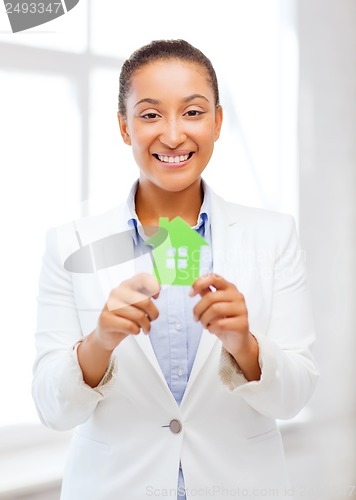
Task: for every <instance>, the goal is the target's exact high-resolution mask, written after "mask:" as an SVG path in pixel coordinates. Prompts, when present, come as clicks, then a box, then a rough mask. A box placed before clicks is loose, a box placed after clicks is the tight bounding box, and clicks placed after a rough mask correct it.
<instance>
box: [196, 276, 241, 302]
mask: <svg viewBox="0 0 356 500" xmlns="http://www.w3.org/2000/svg"><path fill="white" fill-rule="evenodd" d="M231 285H232V284H231V283H230V282H229V281H226V280H225V279H224V278H223V277H222V276H220V275H218V274H216V273H209V274H207V275H205V276H200V277H199V278H197V279H196V280H195V282H194V283H193V285H192V289H191V290H190V292H189V295H190V296H191V297H194V296H195V295H197V294H198V293H199V294H201V295H202V294H203V293H206V290H209V289H210V290H211V288H210V287H213V288H214V289H216V290H226V288H228V287H229V286H231Z"/></svg>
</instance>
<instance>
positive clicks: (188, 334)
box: [127, 181, 212, 500]
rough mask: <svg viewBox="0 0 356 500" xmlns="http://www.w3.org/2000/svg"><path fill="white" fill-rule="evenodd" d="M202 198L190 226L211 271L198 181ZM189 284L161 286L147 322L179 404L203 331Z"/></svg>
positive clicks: (132, 220)
mask: <svg viewBox="0 0 356 500" xmlns="http://www.w3.org/2000/svg"><path fill="white" fill-rule="evenodd" d="M137 185H138V184H137V181H136V182H135V183H134V185H133V186H132V188H131V191H130V194H129V196H128V198H127V208H128V219H127V223H128V226H129V227H130V229H132V228H135V232H134V235H133V239H134V243H135V257H136V256H137V257H138V256H140V255H141V250H142V247H143V241H144V240H145V239H146V240H147V239H148V238H145V237H142V236H141V234H139V232H138V230H137V226H140V225H141V223H140V221H139V220H138V217H137V214H136V210H135V195H136V190H137ZM202 186H203V190H204V200H203V203H202V206H201V208H200V212H199V216H198V220H197V224H196V225H195V226H194V227H193V229H195V230H196V231H197V232H198V233H199V234H200V235H201V236H202V237H203V238H205V240H206V241H207V243H208V244H209V249H210V252H208V253H207V254H206V255H205V263H204V270H205V272H210V271H212V253H211V225H210V216H209V214H210V207H211V204H210V197H209V192H208V191H207V190H206V189H205V185H204V181H203V183H202ZM189 290H190V286H177V285H174V286H168V287H163V288H162V289H161V292H160V295H159V297H158V299H156V300H155V305H156V307H157V309H158V311H159V316H158V318H157V319H156V320H155V321H153V322H152V323H151V331H150V334H149V338H150V341H151V344H152V347H153V350H154V352H155V354H156V357H157V360H158V363H159V365H160V367H161V370H162V373H163V375H164V378H165V379H166V382H167V385H168V387H169V389H170V390H171V392H172V394H173V396H174V398H175V400H176V401H177V404H178V405H180V403H181V401H182V398H183V395H184V391H185V388H186V386H187V382H188V379H189V376H190V373H191V370H192V366H193V363H194V359H195V355H196V353H197V349H198V346H199V341H200V337H201V334H202V331H203V327H202V325H201V323H197V322H195V321H194V319H193V308H194V307H195V304H196V303H197V302H198V301H199V300H200V298H201V297H200V296H199V295H198V296H196V297H190V296H189V295H188V293H189ZM177 498H178V499H179V500H185V499H186V495H185V488H184V477H183V471H182V469H181V468H179V475H178V495H177Z"/></svg>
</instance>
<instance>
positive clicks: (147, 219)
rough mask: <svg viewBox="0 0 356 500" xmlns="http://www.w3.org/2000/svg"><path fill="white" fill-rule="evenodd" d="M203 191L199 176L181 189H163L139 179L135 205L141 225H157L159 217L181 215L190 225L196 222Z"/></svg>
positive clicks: (169, 217)
mask: <svg viewBox="0 0 356 500" xmlns="http://www.w3.org/2000/svg"><path fill="white" fill-rule="evenodd" d="M203 197H204V192H203V187H202V185H201V178H200V177H199V179H197V180H196V181H195V182H194V183H193V184H192V185H190V186H189V187H187V188H186V189H184V190H182V191H177V192H175V191H165V190H163V189H161V188H159V187H158V186H156V185H154V184H151V183H148V182H144V181H142V179H140V180H139V184H138V187H137V191H136V198H135V207H136V213H137V215H138V218H139V220H140V222H141V224H142V225H143V226H145V225H147V226H148V225H152V226H158V225H159V218H160V217H168V219H169V220H171V219H174V217H177V216H179V217H181V218H182V219H183V220H185V222H187V224H189V225H190V226H195V224H196V223H197V219H198V215H199V211H200V208H201V205H202V202H203Z"/></svg>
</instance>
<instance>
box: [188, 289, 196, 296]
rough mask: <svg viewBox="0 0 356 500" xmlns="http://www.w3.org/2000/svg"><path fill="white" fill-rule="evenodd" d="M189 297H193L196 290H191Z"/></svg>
mask: <svg viewBox="0 0 356 500" xmlns="http://www.w3.org/2000/svg"><path fill="white" fill-rule="evenodd" d="M189 295H190V296H191V297H193V295H195V290H194V288H191V289H190V290H189Z"/></svg>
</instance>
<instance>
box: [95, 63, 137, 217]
mask: <svg viewBox="0 0 356 500" xmlns="http://www.w3.org/2000/svg"><path fill="white" fill-rule="evenodd" d="M119 73H120V62H118V64H117V68H115V69H113V70H109V69H103V68H100V69H99V68H98V69H96V70H95V71H93V72H92V74H91V78H90V139H89V151H90V154H89V158H90V161H89V165H90V169H89V197H90V202H89V205H90V208H89V212H90V211H94V212H100V211H104V210H106V209H108V208H110V207H113V206H115V205H117V204H118V202H119V201H121V200H123V199H124V198H126V197H127V194H128V190H129V188H130V187H131V184H132V183H133V182H134V180H135V179H136V178H137V177H138V167H137V165H136V163H135V162H134V160H133V158H132V154H131V148H130V147H129V146H127V145H126V144H124V142H123V140H122V138H121V135H120V129H119V124H118V120H117V99H118V91H119Z"/></svg>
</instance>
